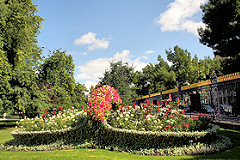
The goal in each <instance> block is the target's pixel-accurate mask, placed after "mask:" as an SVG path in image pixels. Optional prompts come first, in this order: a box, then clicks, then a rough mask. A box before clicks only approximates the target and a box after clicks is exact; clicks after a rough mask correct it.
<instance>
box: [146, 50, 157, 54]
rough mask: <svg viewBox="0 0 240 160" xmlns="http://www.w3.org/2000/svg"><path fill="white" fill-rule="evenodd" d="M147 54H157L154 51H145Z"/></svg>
mask: <svg viewBox="0 0 240 160" xmlns="http://www.w3.org/2000/svg"><path fill="white" fill-rule="evenodd" d="M145 53H146V54H152V53H155V51H153V50H148V51H145Z"/></svg>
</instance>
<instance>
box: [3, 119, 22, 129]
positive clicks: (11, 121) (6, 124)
mask: <svg viewBox="0 0 240 160" xmlns="http://www.w3.org/2000/svg"><path fill="white" fill-rule="evenodd" d="M18 120H19V119H1V120H0V127H13V126H16V122H17V121H18Z"/></svg>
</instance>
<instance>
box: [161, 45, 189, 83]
mask: <svg viewBox="0 0 240 160" xmlns="http://www.w3.org/2000/svg"><path fill="white" fill-rule="evenodd" d="M165 53H166V54H167V59H168V61H170V62H172V66H171V70H172V71H173V72H174V73H175V74H176V80H177V82H178V83H185V82H188V81H189V80H190V77H191V73H192V72H193V71H192V67H191V65H192V64H191V63H192V62H191V61H192V58H191V53H190V52H188V51H187V50H183V49H182V48H180V47H178V46H175V47H174V49H173V51H172V50H171V49H169V50H166V51H165Z"/></svg>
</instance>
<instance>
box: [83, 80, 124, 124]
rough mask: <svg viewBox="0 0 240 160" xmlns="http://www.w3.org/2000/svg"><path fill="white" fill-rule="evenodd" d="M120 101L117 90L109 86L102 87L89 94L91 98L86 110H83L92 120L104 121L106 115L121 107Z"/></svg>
mask: <svg viewBox="0 0 240 160" xmlns="http://www.w3.org/2000/svg"><path fill="white" fill-rule="evenodd" d="M121 104H122V100H121V97H120V95H119V94H118V92H117V90H115V89H114V88H113V87H110V86H107V85H105V86H102V87H99V88H97V89H95V90H94V91H93V92H92V93H91V97H90V99H89V102H88V106H87V107H86V108H84V107H83V110H84V111H85V112H87V113H89V114H90V115H91V116H92V119H94V120H101V121H104V120H105V119H106V116H105V115H106V113H107V112H109V111H110V110H111V109H114V110H115V109H117V108H119V107H120V106H121Z"/></svg>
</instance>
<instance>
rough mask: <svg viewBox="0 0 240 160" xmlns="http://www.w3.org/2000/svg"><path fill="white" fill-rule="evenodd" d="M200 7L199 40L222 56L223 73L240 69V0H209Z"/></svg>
mask: <svg viewBox="0 0 240 160" xmlns="http://www.w3.org/2000/svg"><path fill="white" fill-rule="evenodd" d="M201 9H202V12H203V17H202V20H203V22H204V23H205V24H206V28H200V29H199V30H198V33H199V36H200V42H201V43H202V44H204V45H207V46H208V47H211V48H212V49H213V51H214V54H215V55H217V56H220V57H224V59H225V61H223V66H224V68H225V70H224V71H225V73H229V72H236V71H240V65H239V61H240V45H239V44H240V38H239V37H240V23H239V22H240V0H209V1H208V3H206V4H205V5H203V6H201Z"/></svg>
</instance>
